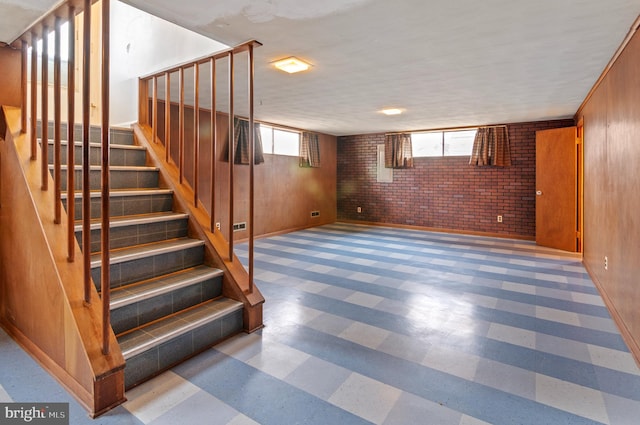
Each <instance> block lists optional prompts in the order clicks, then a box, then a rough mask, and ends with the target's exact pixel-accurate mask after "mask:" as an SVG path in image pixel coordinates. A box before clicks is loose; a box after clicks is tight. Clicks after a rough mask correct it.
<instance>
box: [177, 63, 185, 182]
mask: <svg viewBox="0 0 640 425" xmlns="http://www.w3.org/2000/svg"><path fill="white" fill-rule="evenodd" d="M179 75H180V80H179V83H178V86H179V89H178V90H179V93H180V110H179V111H178V129H179V134H178V170H179V172H180V184H182V178H183V176H184V68H182V67H180V74H179Z"/></svg>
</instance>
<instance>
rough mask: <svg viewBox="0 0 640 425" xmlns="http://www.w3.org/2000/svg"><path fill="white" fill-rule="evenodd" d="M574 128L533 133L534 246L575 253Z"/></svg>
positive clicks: (576, 195) (575, 134) (576, 186)
mask: <svg viewBox="0 0 640 425" xmlns="http://www.w3.org/2000/svg"><path fill="white" fill-rule="evenodd" d="M576 131H577V130H576V127H567V128H557V129H552V130H543V131H538V132H536V243H537V244H538V245H542V246H547V247H551V248H557V249H562V250H565V251H571V252H576V250H577V233H576V231H577V226H578V225H577V217H578V207H577V205H578V190H577V189H578V184H577V174H578V168H577V159H576V158H577V155H576V152H577V150H576V136H577V133H576Z"/></svg>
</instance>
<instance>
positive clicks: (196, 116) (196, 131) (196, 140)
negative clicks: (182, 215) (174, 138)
mask: <svg viewBox="0 0 640 425" xmlns="http://www.w3.org/2000/svg"><path fill="white" fill-rule="evenodd" d="M199 97H200V67H199V65H198V63H197V62H196V63H195V64H194V65H193V99H194V100H193V205H194V206H195V207H196V208H197V207H198V180H199V174H200V173H199V168H198V158H199V156H200V102H199Z"/></svg>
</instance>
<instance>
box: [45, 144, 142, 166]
mask: <svg viewBox="0 0 640 425" xmlns="http://www.w3.org/2000/svg"><path fill="white" fill-rule="evenodd" d="M74 154H75V164H76V165H81V164H82V146H75V149H74ZM67 155H68V153H67V145H62V146H60V156H61V158H60V159H61V163H62V165H67ZM101 158H102V151H101V148H100V147H99V146H92V147H91V148H90V149H89V163H90V164H91V165H100V164H101ZM146 160H147V155H146V152H145V151H143V150H138V149H121V148H117V147H115V148H111V150H110V152H109V163H110V164H111V165H126V166H133V167H141V166H144V165H145V163H146ZM49 164H53V145H52V144H51V143H50V144H49Z"/></svg>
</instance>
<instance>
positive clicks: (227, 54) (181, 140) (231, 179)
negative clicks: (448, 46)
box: [139, 40, 261, 293]
mask: <svg viewBox="0 0 640 425" xmlns="http://www.w3.org/2000/svg"><path fill="white" fill-rule="evenodd" d="M257 46H261V44H260V43H259V42H257V41H255V40H250V41H248V42H246V43H243V44H241V45H239V46H236V47H233V48H230V49H226V50H224V51H221V52H216V53H213V54H210V55H207V56H203V57H200V58H198V59H195V60H192V61H188V62H184V63H181V64H179V65H174V66H171V67H168V68H165V69H162V70H160V71H157V72H154V73H151V74H148V75H146V76H143V77H140V82H139V88H140V93H139V101H140V105H139V111H140V113H139V122H140V123H141V124H147V125H149V126H150V127H151V138H152V139H153V140H154V142H159V143H164V157H165V159H164V160H165V162H166V163H169V162H170V161H171V160H172V159H175V160H176V165H177V169H178V170H177V172H178V173H177V174H178V176H177V177H178V182H179V184H180V185H188V184H190V185H191V190H192V193H193V197H192V198H193V199H192V200H191V201H190V202H192V203H193V205H194V207H195V208H202V209H205V208H204V206H201V205H200V204H199V202H200V196H201V193H200V192H201V191H200V169H201V168H202V167H201V165H202V164H201V158H200V150H201V136H202V134H201V130H200V127H201V123H200V112H201V108H200V96H201V94H202V92H201V90H200V71H201V68H200V66H201V65H205V64H209V66H210V68H211V71H210V84H211V93H210V96H211V108H210V111H209V112H210V114H211V118H210V120H211V138H210V139H211V152H210V158H209V159H207V160H206V161H208V162H209V167H210V170H211V182H210V184H211V187H210V193H209V196H210V200H209V201H210V202H209V205H208V208H209V211H207V213H208V214H209V219H210V220H209V223H208V227H209V228H210V232H211V233H215V232H216V231H219V230H220V229H219V228H218V226H219V222H218V221H217V220H216V209H217V205H216V190H220V189H221V188H219V187H218V184H217V181H216V162H217V160H218V158H217V156H218V151H217V145H218V134H217V133H218V118H217V109H216V101H217V99H216V96H217V86H216V62H217V61H218V60H222V59H226V60H227V61H228V91H229V98H228V107H229V112H228V119H229V121H228V139H229V141H230V142H229V144H228V151H227V154H228V157H227V161H228V164H229V169H228V182H227V187H226V188H222V189H223V190H225V191H226V192H227V193H228V199H229V205H228V221H229V222H228V223H226V225H227V226H228V227H225V229H226V231H227V232H228V241H226V243H227V248H228V251H227V252H226V253H225V254H226V255H225V256H226V261H229V262H234V261H236V260H235V258H234V257H235V255H234V214H235V212H234V206H235V199H234V185H235V165H234V162H235V161H234V159H235V151H236V147H235V142H234V141H235V136H236V134H235V118H236V117H235V84H236V82H235V75H234V74H235V56H236V55H237V54H238V53H244V52H246V53H247V54H248V71H249V77H248V82H247V83H248V88H249V96H248V97H249V98H248V103H249V122H250V127H251V130H250V131H249V145H250V153H249V156H250V157H251V158H250V161H251V162H250V167H249V170H250V171H249V180H250V181H249V192H250V195H249V197H250V199H249V225H248V231H249V285H248V291H249V293H252V292H253V265H254V264H253V263H254V258H253V248H254V246H253V240H254V237H255V225H254V217H255V211H254V198H255V192H254V179H255V174H254V165H255V120H254V99H253V98H254V92H255V91H254V48H255V47H257ZM190 68H193V79H194V88H193V96H194V101H193V104H192V105H188V106H189V107H193V114H194V116H193V120H192V121H191V120H190V122H189V123H186V122H185V108H186V107H187V105H185V93H184V91H185V71H186V70H187V69H190ZM172 73H178V79H179V81H178V95H179V102H178V111H177V113H178V127H179V128H178V149H177V158H172V148H171V144H172V143H171V142H172V141H171V124H170V122H171V74H172ZM161 77H164V78H165V98H164V99H163V100H164V120H165V121H164V125H165V130H164V140H160V139H159V138H158V111H159V110H160V109H159V102H160V101H161V99H159V98H158V95H157V87H158V79H159V78H161ZM149 84H153V85H154V89H153V94H151V95H150V94H149ZM149 102H151V105H149ZM149 108H151V111H152V113H151V116H149V113H148V111H149ZM190 126H192V127H190ZM190 130H192V133H189V131H190ZM186 134H189V135H192V136H193V140H191V139H189V140H185V138H186ZM191 148H193V157H190V158H189V159H190V160H191V159H193V163H192V164H191V163H189V164H190V166H191V168H192V170H193V180H192V181H189V182H187V181H185V160H186V155H185V149H191ZM174 152H175V151H174Z"/></svg>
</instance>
